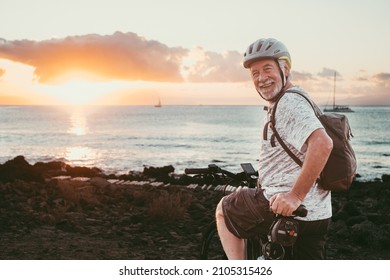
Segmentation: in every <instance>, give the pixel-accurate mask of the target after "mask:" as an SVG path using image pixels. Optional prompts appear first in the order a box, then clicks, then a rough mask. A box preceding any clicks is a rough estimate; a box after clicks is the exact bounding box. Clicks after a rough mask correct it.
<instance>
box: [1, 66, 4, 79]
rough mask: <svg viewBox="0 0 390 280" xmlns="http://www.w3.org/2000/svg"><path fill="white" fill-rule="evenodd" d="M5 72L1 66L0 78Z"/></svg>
mask: <svg viewBox="0 0 390 280" xmlns="http://www.w3.org/2000/svg"><path fill="white" fill-rule="evenodd" d="M4 73H5V70H4V69H1V68H0V78H1V76H3V75H4Z"/></svg>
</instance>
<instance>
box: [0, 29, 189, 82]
mask: <svg viewBox="0 0 390 280" xmlns="http://www.w3.org/2000/svg"><path fill="white" fill-rule="evenodd" d="M187 53H188V50H186V49H184V48H180V47H176V48H171V47H168V46H166V45H164V44H162V43H160V42H158V41H153V40H146V39H145V38H143V37H140V36H138V35H137V34H135V33H132V32H128V33H121V32H116V33H114V34H112V35H106V36H102V35H96V34H88V35H83V36H69V37H66V38H62V39H51V40H45V41H32V40H17V41H6V40H4V39H1V40H0V57H2V58H6V59H10V60H13V61H17V62H21V63H24V64H28V65H31V66H33V67H34V68H35V72H34V74H35V76H36V79H37V80H38V81H39V82H41V83H56V82H58V81H59V80H61V77H62V78H63V77H64V76H66V75H70V73H72V71H73V72H74V71H76V72H78V73H80V72H88V73H94V74H95V75H97V76H99V77H100V78H103V79H105V80H118V79H119V80H131V81H134V80H144V81H169V82H178V81H182V80H183V78H182V76H181V74H180V64H181V61H182V59H183V57H184V56H185V55H187Z"/></svg>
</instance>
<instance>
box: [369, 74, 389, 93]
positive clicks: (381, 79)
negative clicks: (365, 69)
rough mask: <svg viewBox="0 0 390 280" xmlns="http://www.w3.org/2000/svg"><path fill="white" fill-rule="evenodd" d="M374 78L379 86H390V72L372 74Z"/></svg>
mask: <svg viewBox="0 0 390 280" xmlns="http://www.w3.org/2000/svg"><path fill="white" fill-rule="evenodd" d="M372 80H373V82H374V83H375V84H376V85H377V86H380V87H384V88H387V89H388V88H390V73H378V74H376V75H374V76H372Z"/></svg>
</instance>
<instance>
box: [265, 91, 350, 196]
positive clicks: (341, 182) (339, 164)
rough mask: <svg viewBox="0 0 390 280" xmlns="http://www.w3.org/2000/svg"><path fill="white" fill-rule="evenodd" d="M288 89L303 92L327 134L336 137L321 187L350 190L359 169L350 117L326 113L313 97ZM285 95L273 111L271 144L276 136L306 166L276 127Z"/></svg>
mask: <svg viewBox="0 0 390 280" xmlns="http://www.w3.org/2000/svg"><path fill="white" fill-rule="evenodd" d="M286 92H292V93H296V94H299V95H300V96H302V97H303V98H305V99H306V100H307V101H308V102H309V103H310V105H311V106H312V108H313V110H314V112H315V114H316V116H317V118H318V119H319V120H320V122H321V123H322V125H323V126H324V128H325V130H326V133H327V134H328V135H329V137H330V138H332V140H333V149H332V152H331V154H330V156H329V158H328V161H327V163H326V164H325V167H324V169H323V170H322V172H321V174H320V178H318V183H319V186H320V187H321V188H322V189H325V190H330V191H338V192H339V191H348V190H349V188H350V186H351V184H352V181H353V180H354V178H355V175H356V168H357V165H356V156H355V152H354V150H353V148H352V146H351V143H350V139H351V136H352V137H353V135H352V132H351V127H350V126H349V122H348V118H347V117H346V116H345V115H343V114H337V113H323V112H322V111H321V109H320V108H319V107H318V106H317V105H316V104H315V103H314V102H313V101H312V100H311V99H309V98H308V97H307V96H306V95H305V94H303V93H302V92H300V91H296V90H288V91H286ZM284 94H285V93H283V94H281V96H280V97H279V98H278V100H277V101H276V102H275V104H274V106H273V108H272V111H271V119H270V126H271V129H272V131H273V135H272V137H271V144H272V145H273V146H274V143H272V142H273V140H272V139H273V138H274V137H275V138H276V139H277V140H278V142H279V143H280V145H281V146H282V147H283V149H284V150H285V151H286V152H287V153H288V155H289V156H290V157H291V158H292V159H293V160H294V161H295V162H296V163H297V164H298V165H299V166H301V167H302V164H303V163H302V161H301V160H300V159H299V158H298V157H297V156H296V155H295V154H293V152H292V151H291V150H290V149H289V148H288V147H287V145H286V144H285V143H284V142H283V140H282V138H281V137H280V135H279V133H278V132H277V131H276V128H275V124H276V118H275V113H276V108H277V105H278V102H279V100H280V98H281V97H282V96H283V95H284Z"/></svg>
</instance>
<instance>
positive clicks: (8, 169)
mask: <svg viewBox="0 0 390 280" xmlns="http://www.w3.org/2000/svg"><path fill="white" fill-rule="evenodd" d="M15 180H23V181H27V182H43V180H44V179H43V177H42V174H41V173H40V172H37V171H36V170H35V169H34V167H33V166H31V165H30V164H29V163H28V162H27V161H26V159H25V158H24V157H23V156H17V157H15V158H14V159H11V160H8V161H7V162H5V163H4V164H3V165H0V181H2V182H14V181H15Z"/></svg>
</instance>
